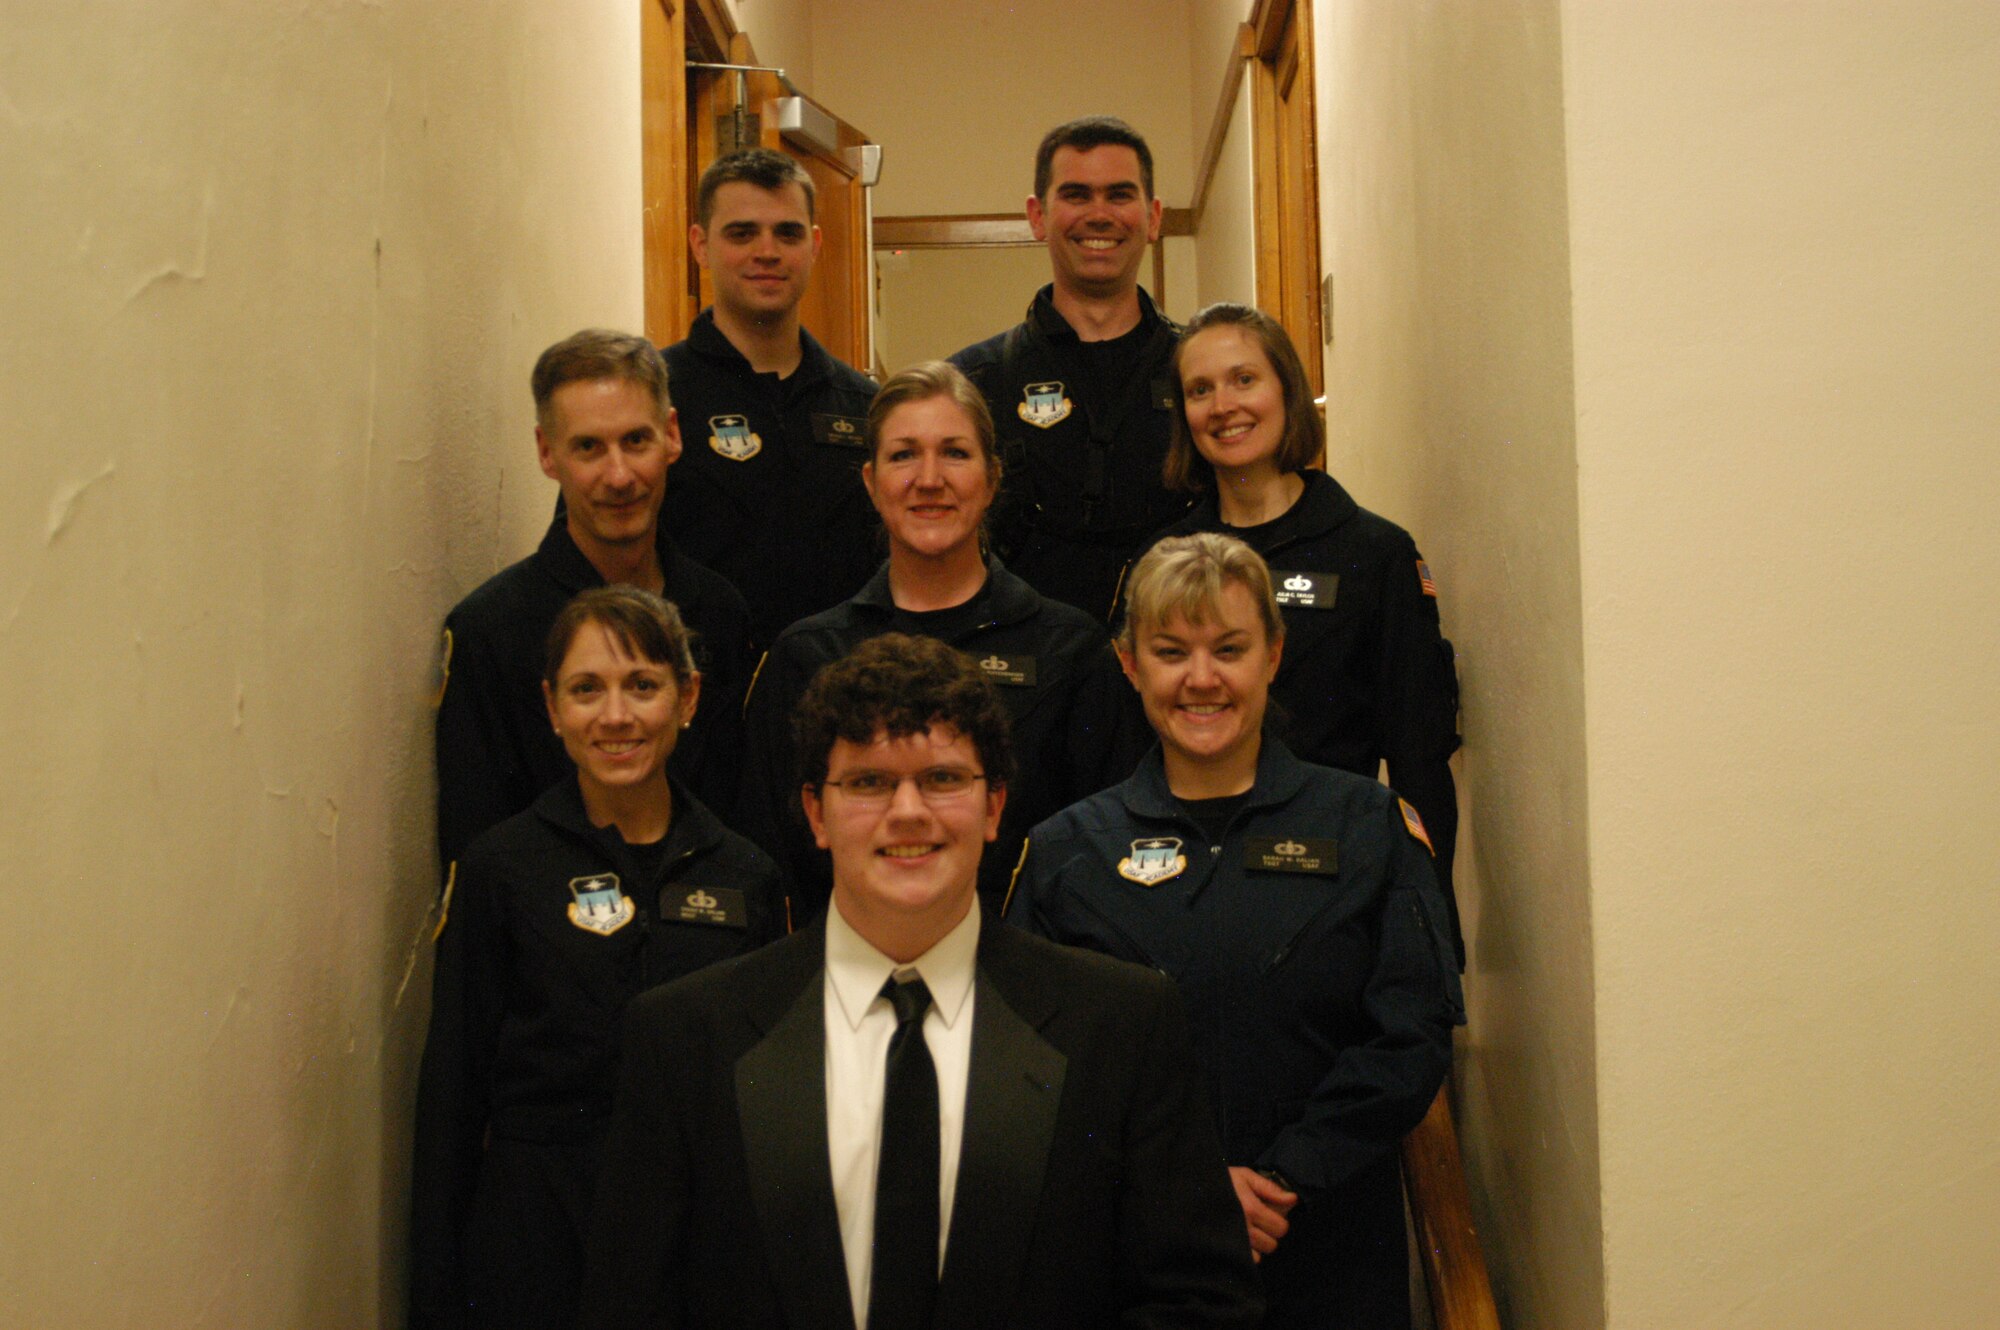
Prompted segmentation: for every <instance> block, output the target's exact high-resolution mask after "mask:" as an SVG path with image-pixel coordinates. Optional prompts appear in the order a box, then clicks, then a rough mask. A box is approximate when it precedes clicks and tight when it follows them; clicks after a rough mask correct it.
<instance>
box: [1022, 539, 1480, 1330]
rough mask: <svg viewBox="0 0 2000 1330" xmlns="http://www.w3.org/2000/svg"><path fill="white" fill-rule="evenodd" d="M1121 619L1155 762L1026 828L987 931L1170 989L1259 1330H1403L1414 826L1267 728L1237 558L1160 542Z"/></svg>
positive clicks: (1263, 614) (1233, 543)
mask: <svg viewBox="0 0 2000 1330" xmlns="http://www.w3.org/2000/svg"><path fill="white" fill-rule="evenodd" d="M1127 604H1128V608H1127V611H1126V619H1125V623H1124V626H1123V628H1122V629H1121V633H1120V637H1119V639H1118V654H1119V658H1120V660H1121V662H1122V663H1123V665H1124V668H1125V673H1126V675H1127V676H1128V677H1129V678H1130V679H1131V681H1132V684H1133V686H1134V687H1135V688H1137V689H1138V692H1139V695H1140V698H1141V700H1142V701H1143V703H1144V704H1145V710H1146V716H1147V719H1148V720H1150V721H1151V722H1152V724H1153V728H1154V730H1155V731H1156V732H1157V733H1158V735H1159V740H1160V743H1159V746H1158V747H1157V748H1155V749H1154V750H1153V751H1152V752H1151V753H1150V754H1148V755H1147V757H1146V758H1145V760H1144V761H1142V762H1141V763H1140V765H1139V770H1138V772H1137V773H1136V774H1135V775H1133V776H1132V778H1131V779H1129V780H1127V781H1125V782H1124V783H1122V784H1120V785H1117V786H1114V787H1112V788H1111V789H1109V790H1106V791H1104V792H1102V793H1101V794H1098V795H1095V796H1093V797H1092V798H1089V799H1086V800H1084V801H1083V802H1082V803H1079V804H1077V805H1075V806H1074V807H1071V808H1068V809H1065V810H1064V811H1063V812H1061V813H1059V814H1058V815H1056V816H1055V817H1053V818H1051V819H1049V820H1048V821H1047V822H1044V823H1042V824H1041V825H1039V826H1037V827H1036V828H1035V829H1034V830H1033V832H1031V833H1030V835H1029V839H1028V850H1027V854H1026V856H1025V858H1024V859H1023V861H1022V864H1021V869H1020V872H1019V874H1018V875H1017V877H1016V879H1015V883H1014V888H1013V891H1012V894H1011V897H1010V899H1009V901H1008V906H1007V910H1006V919H1007V921H1008V922H1009V923H1012V924H1018V925H1020V926H1022V927H1024V928H1027V929H1029V930H1031V931H1033V932H1036V933H1040V934H1041V935H1043V936H1044V937H1049V938H1053V939H1055V940H1056V941H1058V942H1065V943H1069V944H1071V945H1074V946H1082V947H1089V948H1091V949H1093V950H1097V951H1103V952H1107V953H1109V954H1111V955H1113V956H1117V957H1120V958H1122V959H1125V960H1129V961H1135V962H1138V963H1139V964H1142V965H1149V966H1153V967H1155V968H1157V969H1159V970H1162V971H1164V972H1166V973H1167V974H1169V975H1171V976H1172V977H1173V978H1174V979H1175V981H1176V982H1177V983H1178V984H1179V985H1180V988H1181V994H1182V996H1183V998H1184V999H1185V1000H1186V1005H1187V1009H1188V1013H1189V1018H1190V1022H1191V1025H1192V1027H1193V1033H1194V1041H1195V1051H1196V1055H1197V1058H1198V1060H1199V1061H1200V1062H1201V1064H1202V1067H1203V1070H1204V1073H1205V1075H1206V1077H1207V1080H1208V1083H1209V1088H1210V1092H1211V1094H1212V1096H1213V1102H1214V1105H1215V1110H1216V1120H1217V1122H1218V1123H1219V1124H1220V1125H1221V1128H1222V1137H1223V1152H1224V1157H1225V1159H1226V1162H1227V1163H1228V1164H1229V1172H1230V1177H1231V1179H1232V1181H1233V1182H1234V1183H1235V1185H1236V1192H1237V1199H1238V1200H1239V1201H1240V1202H1241V1203H1242V1205H1243V1212H1244V1220H1245V1223H1246V1226H1247V1228H1248V1231H1249V1238H1250V1244H1251V1247H1252V1249H1253V1250H1254V1251H1255V1252H1256V1253H1257V1255H1258V1258H1259V1261H1260V1265H1259V1270H1260V1273H1261V1275H1262V1277H1263V1282H1264V1289H1265V1296H1266V1298H1267V1300H1268V1303H1269V1310H1268V1312H1267V1313H1266V1319H1265V1324H1266V1325H1267V1326H1270V1327H1274V1330H1280V1328H1288V1327H1307V1326H1314V1327H1317V1326H1328V1325H1338V1326H1343V1327H1362V1328H1369V1330H1372V1328H1374V1327H1398V1328H1399V1330H1400V1328H1401V1327H1406V1326H1408V1324H1409V1317H1410V1306H1409V1295H1408V1266H1407V1264H1406V1262H1407V1256H1406V1253H1405V1250H1404V1242H1403V1205H1402V1189H1401V1185H1400V1175H1399V1172H1398V1167H1397V1148H1396V1147H1397V1143H1398V1141H1399V1140H1400V1139H1401V1138H1402V1136H1403V1135H1404V1133H1406V1132H1407V1131H1409V1129H1410V1128H1412V1127H1414V1126H1415V1125H1416V1124H1417V1122H1418V1121H1419V1120H1421V1119H1422V1117H1423V1115H1424V1112H1425V1110H1426V1109H1427V1108H1428V1107H1429V1106H1430V1103H1431V1099H1432V1097H1433V1096H1434V1095H1435V1094H1436V1093H1437V1089H1438V1086H1439V1085H1440V1084H1441V1083H1442V1082H1443V1080H1444V1076H1445V1073H1446V1071H1447V1070H1448V1068H1449V1067H1450V1064H1451V1027H1452V1025H1453V1023H1454V1022H1455V1021H1457V1020H1459V1019H1460V1007H1459V1000H1458V984H1457V979H1458V975H1457V969H1456V966H1455V965H1454V964H1453V963H1452V958H1451V950H1450V942H1449V940H1448V938H1447V937H1446V935H1445V933H1444V931H1443V909H1444V903H1443V901H1442V899H1441V898H1440V897H1439V894H1438V890H1437V880H1436V877H1435V875H1434V874H1433V872H1432V868H1431V854H1430V849H1429V846H1428V845H1427V843H1426V842H1425V840H1424V838H1423V825H1422V823H1421V822H1420V821H1419V820H1418V819H1417V817H1416V814H1415V813H1414V812H1413V811H1412V810H1411V809H1410V807H1409V805H1408V804H1406V803H1404V802H1403V801H1401V800H1400V799H1398V798H1397V797H1396V795H1395V793H1394V792H1393V791H1391V790H1389V789H1388V788H1387V787H1385V786H1383V785H1380V784H1377V783H1376V782H1375V781H1372V780H1368V779H1365V778H1363V777H1360V776H1356V775H1353V774H1351V773H1349V772H1345V771H1336V770H1333V769H1332V768H1328V767H1321V766H1313V765H1310V764H1308V763H1305V762H1301V761H1300V760H1299V759H1298V758H1296V757H1294V756H1292V754H1291V752H1290V751H1289V750H1288V749H1286V747H1285V746H1284V745H1283V744H1282V743H1280V742H1279V741H1278V740H1276V739H1275V738H1273V737H1271V736H1270V735H1268V734H1266V733H1265V732H1264V728H1263V725H1264V712H1265V704H1266V699H1267V695H1268V691H1269V688H1270V685H1271V679H1272V677H1273V676H1274V675H1275V674H1276V673H1277V672H1278V670H1279V668H1280V665H1281V662H1282V659H1283V656H1284V652H1285V648H1286V646H1287V643H1286V642H1285V640H1284V626H1283V620H1282V619H1281V618H1280V616H1279V610H1278V606H1277V604H1276V602H1275V600H1274V598H1273V597H1272V594H1271V583H1270V574H1269V572H1268V571H1267V570H1266V568H1265V566H1264V563H1263V561H1262V560H1261V559H1259V558H1258V557H1257V555H1256V554H1255V553H1253V552H1252V551H1251V550H1250V549H1249V548H1247V547H1246V546H1245V545H1244V544H1243V543H1242V542H1241V541H1237V540H1234V539H1231V538H1229V537H1227V536H1221V535H1216V534H1214V533H1203V534H1199V535H1193V536H1183V537H1177V538H1171V539H1168V540H1163V541H1161V542H1160V543H1159V544H1158V545H1156V546H1154V548H1153V549H1152V550H1150V551H1149V552H1148V553H1147V554H1146V555H1145V556H1144V557H1142V558H1141V559H1140V561H1139V563H1138V564H1137V565H1136V566H1135V568H1134V569H1133V572H1132V575H1131V576H1130V578H1129V579H1128V581H1127Z"/></svg>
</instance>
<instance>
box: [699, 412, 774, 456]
mask: <svg viewBox="0 0 2000 1330" xmlns="http://www.w3.org/2000/svg"><path fill="white" fill-rule="evenodd" d="M708 427H709V429H711V430H713V431H714V433H712V434H710V435H709V436H708V446H709V447H711V448H713V449H715V451H716V452H718V453H721V454H722V455H723V456H724V457H727V458H728V459H729V460H730V461H732V462H747V461H749V460H750V459H751V458H753V457H755V456H756V455H757V454H758V453H761V452H763V451H764V441H763V440H762V439H760V438H758V437H757V436H756V435H755V434H752V433H751V432H750V422H749V420H748V419H747V418H745V417H743V416H710V417H709V418H708Z"/></svg>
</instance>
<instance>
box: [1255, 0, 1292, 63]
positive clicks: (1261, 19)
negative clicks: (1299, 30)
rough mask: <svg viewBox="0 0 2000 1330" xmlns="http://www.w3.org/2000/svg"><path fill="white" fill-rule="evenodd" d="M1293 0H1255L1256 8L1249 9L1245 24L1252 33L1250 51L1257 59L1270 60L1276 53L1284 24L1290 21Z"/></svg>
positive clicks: (1282, 34) (1282, 37)
mask: <svg viewBox="0 0 2000 1330" xmlns="http://www.w3.org/2000/svg"><path fill="white" fill-rule="evenodd" d="M1294 3H1295V0H1257V6H1256V8H1254V9H1252V10H1251V11H1250V21H1249V23H1248V24H1246V25H1245V26H1247V27H1248V28H1250V30H1251V33H1252V38H1251V44H1250V53H1251V54H1252V55H1254V56H1256V57H1257V58H1258V59H1259V60H1270V59H1272V58H1273V57H1274V56H1276V55H1277V54H1278V43H1279V42H1280V41H1282V40H1283V39H1284V35H1285V24H1287V23H1289V22H1290V21H1291V17H1292V6H1293V4H1294Z"/></svg>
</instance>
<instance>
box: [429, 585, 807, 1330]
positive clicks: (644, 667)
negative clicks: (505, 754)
mask: <svg viewBox="0 0 2000 1330" xmlns="http://www.w3.org/2000/svg"><path fill="white" fill-rule="evenodd" d="M547 661H548V663H547V666H546V669H545V672H544V676H543V685H542V688H543V693H544V696H545V697H546V699H547V703H548V713H549V721H550V723H551V724H552V725H553V726H554V727H555V731H556V733H557V734H558V735H560V736H561V737H562V741H563V746H564V747H565V748H566V749H567V750H568V752H569V756H570V759H571V760H572V761H573V762H574V763H575V764H576V778H575V779H574V780H564V781H559V782H557V783H556V784H555V785H553V786H551V787H550V788H549V789H548V790H547V791H546V792H545V793H544V794H543V795H542V796H541V798H540V799H538V800H537V801H536V802H535V803H534V804H533V805H532V806H531V807H530V808H528V809H527V810H526V811H524V812H522V813H519V814H517V815H515V816H514V817H512V818H509V819H508V820H507V821H505V822H502V823H500V824H499V825H498V826H496V827H494V828H492V829H491V830H490V831H487V832H486V833H484V834H483V835H481V836H480V837H478V838H477V839H476V840H475V841H474V842H473V843H472V845H471V847H470V848H469V849H468V850H467V852H466V854H465V857H464V859H463V861H462V862H461V863H460V865H459V870H458V873H457V877H456V879H455V881H454V882H453V883H452V884H451V885H449V886H448V887H447V889H446V895H445V918H444V920H443V921H442V922H441V924H440V925H439V934H438V949H437V965H436V979H435V987H434V990H433V997H432V1001H431V1024H430V1035H429V1038H428V1040H427V1042H426V1043H425V1046H424V1058H423V1067H422V1070H421V1072H420V1074H419V1079H418V1085H417V1115H416V1157H415V1165H414V1168H413V1170H412V1173H413V1176H412V1181H411V1188H412V1192H413V1200H414V1213H413V1222H412V1232H411V1244H412V1258H411V1271H410V1303H411V1306H410V1321H409V1323H410V1325H411V1326H412V1327H413V1328H414V1330H429V1328H431V1327H502V1326H508V1327H512V1326H519V1327H523V1328H525V1327H530V1326H532V1327H537V1330H546V1328H548V1327H568V1326H570V1325H572V1324H573V1323H574V1317H575V1311H576V1299H577V1295H578V1291H579V1286H580V1282H581V1278H582V1273H583V1261H584V1244H585V1243H586V1241H587V1240H588V1239H587V1234H586V1232H585V1228H584V1225H585V1220H586V1219H587V1217H588V1214H589V1208H590V1193H591V1189H592V1179H593V1178H594V1176H595V1174H596V1169H597V1164H598V1155H599V1148H598V1147H599V1143H600V1141H601V1140H602V1137H603V1134H604V1131H605V1129H606V1127H607V1125H608V1121H609V1117H610V1109H611V1097H612V1089H613V1085H614V1082H615V1080H616V1074H615V1073H616V1065H615V1064H616V1059H617V1042H616V1036H617V1027H618V1020H619V1016H620V1014H621V1013H622V1012H623V1011H624V1009H625V1004H626V1003H627V1002H629V1001H630V1000H631V999H632V998H633V997H635V996H637V995H638V994H639V993H640V992H641V991H643V990H645V989H647V988H650V987H652V986H654V985H656V984H661V983H665V982H666V981H668V980H670V979H675V978H678V977H679V976H681V975H684V974H688V973H690V972H692V971H694V970H697V969H699V968H701V967H702V966H704V965H708V964H711V963H712V962H715V961H719V960H722V959H724V958H725V957H729V956H734V955H737V954H739V953H741V952H745V951H748V950H750V949H751V948H753V947H756V946H759V945H761V944H762V943H764V942H767V941H769V940H771V939H772V938H775V937H776V936H778V934H779V933H780V932H781V931H782V919H783V900H784V889H783V885H782V882H781V880H780V878H779V875H778V872H777V868H776V866H775V865H774V864H772V862H771V860H770V859H769V858H768V857H767V856H766V855H765V854H764V853H763V852H762V851H761V850H759V849H757V848H756V847H755V846H754V845H752V844H750V842H748V841H746V840H744V839H743V838H742V837H741V836H738V835H736V834H735V833H734V832H732V831H729V830H728V829H726V828H725V827H723V825H722V824H721V823H720V822H718V821H716V819H715V817H714V816H713V815H712V814H711V813H710V812H709V811H708V810H707V809H706V808H704V807H703V806H702V805H701V803H700V802H699V801H697V800H696V799H695V798H694V797H693V796H692V795H690V794H688V792H687V790H686V789H685V788H684V787H683V786H681V785H680V784H679V783H678V782H676V781H674V780H672V779H671V778H669V777H668V776H667V774H666V762H667V758H668V757H669V756H670V755H671V754H672V753H673V750H674V743H675V741H676V739H677V738H678V737H679V735H680V732H681V730H682V729H683V728H685V727H686V725H687V724H688V722H689V721H690V720H691V719H692V718H693V716H694V711H695V705H696V702H697V700H698V699H699V696H700V690H701V676H700V675H699V674H697V673H696V672H695V669H694V660H693V657H692V655H691V654H690V651H689V647H688V634H687V630H686V629H685V627H683V625H682V623H681V619H680V615H679V613H678V611H676V610H675V609H674V607H673V606H672V605H670V604H668V603H667V602H666V601H663V600H661V599H660V598H659V597H657V596H654V595H651V594H650V593H648V592H645V591H640V590H638V589H636V588H633V587H628V586H613V587H601V588H598V589H595V590H592V591H587V592H585V593H584V594H582V595H580V596H578V597H577V598H576V599H575V600H573V601H571V602H570V604H569V605H568V606H567V607H566V608H565V609H564V610H563V612H562V613H561V615H560V616H558V618H557V619H556V622H555V625H554V627H553V629H552V630H551V632H550V635H549V648H548V657H547Z"/></svg>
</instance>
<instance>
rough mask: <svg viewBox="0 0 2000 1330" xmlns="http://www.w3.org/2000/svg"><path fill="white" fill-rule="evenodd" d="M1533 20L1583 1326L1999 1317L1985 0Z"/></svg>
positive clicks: (1994, 153) (1999, 255) (1996, 117)
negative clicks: (1546, 129) (1568, 846)
mask: <svg viewBox="0 0 2000 1330" xmlns="http://www.w3.org/2000/svg"><path fill="white" fill-rule="evenodd" d="M1562 18H1563V62H1564V67H1565V70H1566V78H1565V107H1566V115H1565V119H1566V125H1567V131H1566V132H1567V138H1568V143H1569V153H1570V218H1571V230H1570V240H1571V246H1572V275H1573V277H1572V279H1573V285H1574V289H1575V329H1576V404H1577V419H1578V422H1579V423H1578V430H1577V453H1578V473H1579V478H1580V479H1579V486H1578V488H1579V509H1580V537H1581V538H1580V544H1581V548H1582V554H1583V593H1584V606H1585V614H1584V653H1585V660H1586V664H1587V679H1588V708H1587V710H1588V716H1589V767H1590V774H1591V801H1590V811H1591V829H1590V842H1591V880H1592V888H1593V911H1592V912H1593V917H1594V927H1595V934H1596V938H1597V1014H1598V1028H1599V1036H1598V1071H1599V1079H1598V1086H1599V1105H1600V1107H1599V1121H1600V1127H1601V1139H1602V1142H1603V1147H1604V1148H1603V1184H1604V1240H1605V1291H1606V1299H1607V1303H1608V1307H1609V1312H1610V1317H1609V1319H1610V1322H1611V1324H1612V1325H1613V1326H1615V1327H1617V1328H1618V1330H1650V1328H1652V1327H1659V1328H1660V1330H1669V1328H1673V1330H1678V1328H1679V1327H1685V1326H1690V1325H1701V1326H1707V1327H1715V1328H1716V1330H1731V1328H1733V1327H1741V1328H1742V1330H1763V1328H1764V1327H1769V1326H1790V1325H1812V1326H1822V1327H1848V1326H1852V1327H1875V1326H1884V1325H1914V1324H1925V1325H1962V1326H1970V1325H1993V1324H1996V1323H2000V1285H1996V1283H1995V1281H1994V1279H1993V1237H1994V1234H1995V1233H2000V1152H1996V1148H1995V1142H1996V1141H2000V1058H1996V1057H1994V1056H1993V1055H1992V1051H1991V1050H1992V1043H1993V1032H1994V1030H1995V1028H1996V1027H2000V869H1996V859H1995V854H1994V850H1993V826H1994V810H1995V809H1996V808H2000V761H1996V760H1995V753H1996V752H2000V696H1996V693H1995V689H1994V686H1993V679H1994V665H1993V662H1994V661H1995V660H1996V659H2000V615H1996V613H1995V612H1994V609H1993V596H1992V587H1993V586H1994V585H1995V582H1996V575H2000V524H1996V523H1995V521H1994V513H1995V512H1996V511H2000V452H1996V449H1995V446H1994V445H1995V440H1996V439H2000V379H1997V378H1996V376H1995V374H1994V372H1993V370H1994V364H1995V362H1996V354H1997V353H1996V348H2000V250H1996V248H1995V245H1994V236H1995V232H1996V225H1997V224H2000V141H1996V139H1995V137H1994V134H1993V126H1994V125H1995V124H1996V123H2000V9H1996V8H1995V7H1994V6H1992V5H1990V4H1983V3H1979V2H1978V0H1928V2H1926V3H1917V4H1910V5H1898V6H1895V7H1893V8H1889V7H1883V6H1880V5H1874V4H1868V3H1863V2H1860V0H1844V2H1842V3H1826V4H1819V5H1812V6H1779V5H1750V6H1745V5H1741V4H1736V3H1727V2H1724V0H1705V2H1704V3H1700V4H1694V5H1690V4H1687V3H1682V2H1678V0H1676V2H1673V3H1669V2H1667V0H1648V2H1647V3H1629V4H1624V5H1619V6H1606V5H1600V4H1595V3H1578V2H1576V0H1570V2H1569V3H1565V4H1564V6H1563V15H1562Z"/></svg>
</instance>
